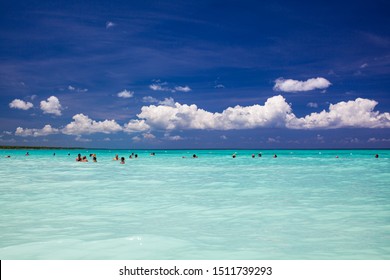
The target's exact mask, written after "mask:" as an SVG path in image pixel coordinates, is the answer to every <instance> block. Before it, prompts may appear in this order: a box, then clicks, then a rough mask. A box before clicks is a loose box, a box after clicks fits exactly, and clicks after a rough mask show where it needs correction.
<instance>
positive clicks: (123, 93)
mask: <svg viewBox="0 0 390 280" xmlns="http://www.w3.org/2000/svg"><path fill="white" fill-rule="evenodd" d="M117 96H118V97H121V98H131V97H133V96H134V91H128V90H126V89H125V90H123V91H121V92H118V94H117Z"/></svg>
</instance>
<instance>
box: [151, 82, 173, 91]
mask: <svg viewBox="0 0 390 280" xmlns="http://www.w3.org/2000/svg"><path fill="white" fill-rule="evenodd" d="M163 84H165V83H163ZM163 84H151V85H150V86H149V88H150V89H151V90H154V91H171V89H170V88H168V87H163V86H162V85H163Z"/></svg>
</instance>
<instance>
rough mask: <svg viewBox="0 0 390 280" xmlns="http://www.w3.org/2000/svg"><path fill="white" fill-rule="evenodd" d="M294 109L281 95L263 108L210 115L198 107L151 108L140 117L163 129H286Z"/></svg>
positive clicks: (257, 106)
mask: <svg viewBox="0 0 390 280" xmlns="http://www.w3.org/2000/svg"><path fill="white" fill-rule="evenodd" d="M289 115H291V107H290V105H289V104H287V103H286V101H285V99H284V98H283V97H282V96H281V95H278V96H274V97H271V98H269V99H268V100H267V101H266V103H265V105H264V106H260V105H253V106H248V107H241V106H236V107H234V108H231V107H229V108H227V109H226V110H224V111H223V112H222V113H211V112H207V111H205V110H203V109H199V108H198V107H197V106H196V105H186V104H184V105H182V104H180V103H175V104H174V106H172V107H171V106H167V105H160V106H155V105H150V106H144V107H142V108H141V113H140V114H138V115H137V116H138V117H139V118H141V119H145V121H146V123H147V124H149V125H150V126H151V127H156V128H163V129H169V130H172V129H217V130H228V129H249V128H255V127H266V126H275V127H284V126H285V124H286V121H287V118H288V117H289Z"/></svg>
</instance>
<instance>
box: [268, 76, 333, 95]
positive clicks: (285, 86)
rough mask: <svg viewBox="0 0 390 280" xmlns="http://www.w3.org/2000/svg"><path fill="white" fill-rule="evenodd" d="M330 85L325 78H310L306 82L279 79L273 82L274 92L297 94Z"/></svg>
mask: <svg viewBox="0 0 390 280" xmlns="http://www.w3.org/2000/svg"><path fill="white" fill-rule="evenodd" d="M330 85H331V83H330V82H329V81H328V80H327V79H325V78H320V77H319V78H312V79H308V80H307V81H297V80H292V79H283V78H279V79H276V80H275V86H274V90H275V91H284V92H297V91H310V90H314V89H326V88H328V87H329V86H330Z"/></svg>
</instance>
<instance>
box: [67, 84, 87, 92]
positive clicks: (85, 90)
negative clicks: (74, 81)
mask: <svg viewBox="0 0 390 280" xmlns="http://www.w3.org/2000/svg"><path fill="white" fill-rule="evenodd" d="M68 90H70V91H76V92H87V91H88V89H87V88H84V89H82V88H76V87H74V86H71V85H69V86H68Z"/></svg>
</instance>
